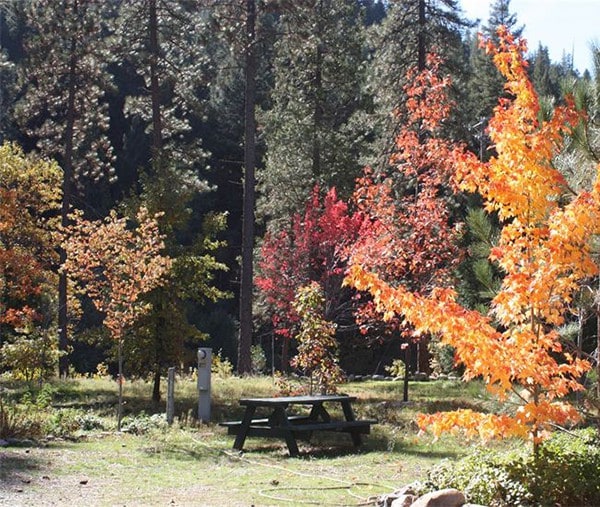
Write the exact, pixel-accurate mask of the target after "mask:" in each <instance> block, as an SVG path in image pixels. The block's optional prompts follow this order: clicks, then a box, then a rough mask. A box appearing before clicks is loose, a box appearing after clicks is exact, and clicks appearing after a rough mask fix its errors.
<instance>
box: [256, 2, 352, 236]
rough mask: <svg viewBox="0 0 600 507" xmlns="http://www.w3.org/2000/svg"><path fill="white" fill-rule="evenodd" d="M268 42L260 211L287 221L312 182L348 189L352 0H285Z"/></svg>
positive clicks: (344, 192)
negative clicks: (270, 57) (271, 45)
mask: <svg viewBox="0 0 600 507" xmlns="http://www.w3.org/2000/svg"><path fill="white" fill-rule="evenodd" d="M280 33H281V36H280V38H279V40H278V41H277V42H276V44H275V56H274V88H273V91H272V94H271V101H272V106H271V107H270V108H269V109H268V110H267V111H265V112H264V114H263V115H262V118H261V120H262V126H263V128H264V136H265V142H266V148H267V155H266V163H265V169H264V171H262V174H261V176H260V177H259V189H260V193H261V196H260V198H259V211H260V213H261V214H262V216H263V217H267V218H269V219H270V226H271V227H277V225H276V224H277V223H278V222H279V223H281V222H282V221H283V222H287V221H289V219H290V217H291V216H292V214H293V213H294V212H295V211H297V210H298V209H300V207H301V206H302V204H303V203H304V202H305V201H306V200H307V198H308V196H309V195H310V190H311V189H312V188H313V186H314V185H315V183H319V184H321V185H322V186H324V187H326V186H330V185H331V184H332V183H333V182H335V184H336V187H337V188H338V189H339V190H340V193H341V194H342V195H347V194H348V193H349V191H350V189H351V188H352V186H353V182H354V178H355V177H356V176H357V175H358V172H359V170H360V164H359V161H358V158H359V154H360V151H361V144H362V143H361V136H360V134H358V135H357V133H356V132H355V131H354V128H353V125H352V124H351V122H350V119H351V117H352V115H353V113H354V112H355V111H356V110H357V109H358V108H360V107H361V93H360V90H361V85H362V79H363V70H364V59H363V56H364V55H363V23H362V20H361V17H360V10H359V9H358V5H357V3H356V2H355V1H353V0H311V1H307V2H298V3H293V4H292V3H289V4H287V5H286V8H285V10H283V12H282V14H281V18H280Z"/></svg>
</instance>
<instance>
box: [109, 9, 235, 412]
mask: <svg viewBox="0 0 600 507" xmlns="http://www.w3.org/2000/svg"><path fill="white" fill-rule="evenodd" d="M202 7H203V4H202V2H200V1H189V2H180V1H175V0H145V1H140V2H135V3H129V2H124V3H123V4H122V6H121V11H120V19H119V32H118V34H119V36H120V39H121V47H122V49H123V50H125V49H126V50H127V51H126V52H125V53H124V55H123V56H124V57H125V60H124V62H123V65H127V66H128V67H129V69H131V70H130V71H132V72H133V74H134V76H135V77H136V79H137V80H138V81H139V82H140V83H143V85H142V86H140V87H139V88H138V89H137V90H136V91H135V93H134V94H133V95H132V96H130V97H128V98H127V101H126V111H125V112H126V116H127V118H128V119H129V121H130V122H131V125H132V126H136V125H137V126H141V127H143V128H144V133H145V141H146V142H145V144H144V145H143V146H141V147H140V148H142V149H143V148H144V147H145V148H146V153H145V157H144V159H143V160H142V161H143V162H145V165H144V167H143V169H142V171H141V172H140V176H139V187H138V188H137V189H134V190H136V191H137V192H138V194H139V195H138V196H137V197H134V198H133V199H130V201H129V206H130V207H133V209H136V208H137V207H139V204H140V202H141V203H142V204H143V205H144V206H146V207H147V208H148V209H149V210H150V212H151V213H162V216H161V218H159V227H160V229H161V232H162V234H164V236H165V240H164V241H165V247H166V253H167V254H168V255H169V256H170V257H171V258H172V259H173V268H172V270H171V272H170V274H169V276H168V277H167V280H166V282H165V284H164V285H162V286H160V287H158V288H156V289H155V290H153V291H152V292H151V293H150V294H149V295H148V297H147V302H148V303H150V305H151V307H152V309H151V311H150V312H149V313H148V314H147V315H146V317H145V318H144V319H143V320H142V321H140V323H139V327H138V329H137V331H138V332H137V338H138V339H137V340H131V342H130V346H131V347H133V348H135V349H136V351H137V352H138V353H137V354H133V355H132V357H135V358H136V363H137V364H140V363H139V362H138V361H139V358H140V354H141V353H142V351H143V354H142V357H144V358H145V360H144V361H143V362H142V363H141V364H143V365H144V366H143V368H144V369H146V371H147V369H148V366H150V368H151V370H152V373H153V377H154V387H153V394H152V397H153V400H154V401H155V402H158V401H159V400H160V378H161V375H162V373H164V371H165V369H166V368H167V367H168V366H170V365H172V364H176V363H180V362H181V361H182V360H183V359H184V357H185V351H186V344H187V345H194V346H195V345H197V344H198V341H199V340H201V339H203V338H206V336H204V335H203V334H202V333H200V332H199V330H198V329H197V328H196V327H195V326H193V325H191V324H190V323H189V317H188V313H189V311H190V309H191V308H193V307H194V305H202V304H204V303H206V302H207V301H216V300H217V299H219V298H222V297H224V296H225V295H226V294H225V293H224V292H223V291H221V290H218V289H217V288H215V287H214V286H213V283H212V282H213V278H214V276H215V272H216V271H219V270H224V269H226V268H225V266H224V265H223V264H221V263H219V262H217V261H216V259H215V257H214V252H215V250H216V249H217V248H219V247H220V246H222V243H221V242H219V241H217V240H216V235H217V234H218V233H219V232H220V231H221V230H222V229H223V228H224V227H225V216H224V215H220V214H216V215H208V216H207V217H206V218H205V220H204V226H203V227H199V226H198V225H195V224H194V223H193V222H192V217H194V218H195V220H196V221H198V220H199V219H198V217H197V215H196V216H194V214H195V213H196V212H195V209H196V210H197V209H198V208H199V207H200V206H199V205H198V203H197V197H198V196H199V195H201V194H202V193H205V192H207V191H208V190H209V186H208V185H207V183H206V181H205V180H204V179H203V178H202V177H201V171H202V170H203V169H205V160H206V154H205V153H204V151H203V150H202V147H201V143H200V139H199V138H198V136H197V135H196V133H195V132H194V129H193V127H194V126H195V125H201V123H202V120H203V115H204V114H205V113H206V101H205V99H204V97H206V95H207V80H206V76H207V71H208V66H209V63H210V62H209V59H208V55H207V53H206V40H207V39H208V37H209V35H210V32H209V30H208V22H209V18H208V17H207V16H206V15H205V12H204V11H203V10H202ZM132 132H135V130H132Z"/></svg>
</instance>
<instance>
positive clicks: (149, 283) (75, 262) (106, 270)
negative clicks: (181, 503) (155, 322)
mask: <svg viewBox="0 0 600 507" xmlns="http://www.w3.org/2000/svg"><path fill="white" fill-rule="evenodd" d="M136 219H137V227H135V228H133V227H132V226H131V223H130V222H129V221H128V220H127V219H126V218H118V217H117V215H116V213H114V212H113V213H111V214H110V215H109V216H108V217H107V218H106V219H105V220H104V221H101V222H98V221H96V222H94V221H89V220H85V219H84V218H83V217H82V216H81V214H76V215H75V217H74V222H73V224H72V225H71V226H70V227H69V229H68V233H69V235H68V239H67V240H66V241H65V243H64V248H65V251H66V252H67V261H66V262H65V264H64V266H63V269H66V270H67V272H68V273H69V276H70V277H72V278H73V279H74V281H75V284H76V288H77V289H78V291H79V292H82V293H86V294H87V295H88V296H89V297H90V299H91V300H92V301H93V303H94V306H95V307H96V308H97V309H98V311H100V312H101V313H103V314H104V325H105V326H106V327H107V329H108V330H109V332H110V335H111V337H112V338H113V339H114V341H115V342H116V344H117V351H118V363H119V410H118V429H119V430H120V429H121V417H122V407H123V357H122V351H123V340H124V339H125V336H126V333H127V331H129V330H130V329H131V327H132V326H133V324H134V323H135V322H136V321H137V320H138V319H139V317H140V316H141V315H143V314H144V313H145V312H147V311H148V310H149V309H150V305H149V304H148V303H146V302H145V301H144V300H143V299H142V298H141V296H142V295H143V294H145V293H147V292H149V291H151V290H152V289H154V288H155V287H158V286H159V285H160V284H161V283H162V281H163V275H165V274H166V272H167V271H168V270H169V269H170V267H171V259H170V258H169V257H166V256H163V255H161V251H162V250H163V248H164V244H163V237H162V236H161V234H160V232H159V229H158V222H157V220H156V218H155V217H151V216H149V215H148V212H147V211H146V210H145V209H143V208H142V209H141V210H140V211H139V213H138V215H137V217H136Z"/></svg>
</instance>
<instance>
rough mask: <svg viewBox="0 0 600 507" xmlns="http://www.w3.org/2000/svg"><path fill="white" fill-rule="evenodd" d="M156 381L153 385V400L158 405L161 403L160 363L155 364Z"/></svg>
mask: <svg viewBox="0 0 600 507" xmlns="http://www.w3.org/2000/svg"><path fill="white" fill-rule="evenodd" d="M154 368H155V369H154V383H153V386H152V402H153V403H154V404H156V405H158V404H159V403H160V364H158V362H157V363H156V364H155V365H154Z"/></svg>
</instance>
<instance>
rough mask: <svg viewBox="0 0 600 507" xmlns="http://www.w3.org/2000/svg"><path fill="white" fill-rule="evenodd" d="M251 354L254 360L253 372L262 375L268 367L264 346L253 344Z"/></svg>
mask: <svg viewBox="0 0 600 507" xmlns="http://www.w3.org/2000/svg"><path fill="white" fill-rule="evenodd" d="M250 355H251V360H252V374H253V375H260V374H261V373H264V372H265V370H266V369H267V356H266V355H265V351H264V350H263V348H262V347H261V346H260V345H252V348H251V349H250Z"/></svg>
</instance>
